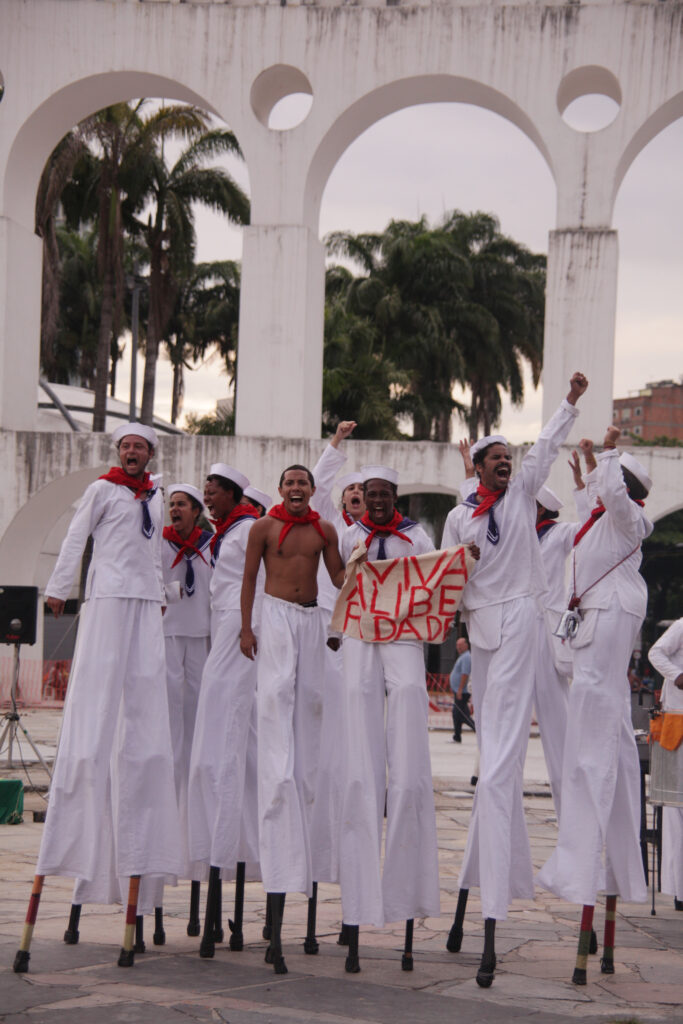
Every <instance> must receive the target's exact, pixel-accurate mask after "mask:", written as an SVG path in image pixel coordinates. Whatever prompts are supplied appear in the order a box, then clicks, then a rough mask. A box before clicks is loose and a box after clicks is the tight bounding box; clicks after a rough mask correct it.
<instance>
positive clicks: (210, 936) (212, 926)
mask: <svg viewBox="0 0 683 1024" xmlns="http://www.w3.org/2000/svg"><path fill="white" fill-rule="evenodd" d="M220 884H221V879H220V868H217V867H215V866H214V865H212V866H211V867H210V868H209V884H208V886H207V892H206V910H205V912H204V931H203V933H202V941H201V942H200V944H199V955H200V957H201V958H202V960H211V959H212V958H213V957H214V956H215V954H216V938H215V936H216V930H217V929H216V908H217V901H218V899H219V886H220ZM218 905H219V906H220V904H219V903H218Z"/></svg>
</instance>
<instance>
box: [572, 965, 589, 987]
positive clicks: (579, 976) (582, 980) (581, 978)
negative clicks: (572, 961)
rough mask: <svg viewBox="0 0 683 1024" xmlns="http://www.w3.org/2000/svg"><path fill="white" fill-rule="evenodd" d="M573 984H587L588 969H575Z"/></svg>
mask: <svg viewBox="0 0 683 1024" xmlns="http://www.w3.org/2000/svg"><path fill="white" fill-rule="evenodd" d="M572 983H573V984H574V985H585V984H586V969H585V968H584V967H575V968H574V973H573V974H572Z"/></svg>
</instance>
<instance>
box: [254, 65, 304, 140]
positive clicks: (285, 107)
mask: <svg viewBox="0 0 683 1024" xmlns="http://www.w3.org/2000/svg"><path fill="white" fill-rule="evenodd" d="M312 104H313V89H312V87H311V83H310V82H309V80H308V78H307V77H306V75H305V74H304V73H303V71H300V70H299V68H295V67H292V66H291V65H290V64H274V65H273V66H272V67H270V68H266V70H265V71H262V72H261V74H260V75H258V77H257V78H256V79H255V80H254V83H253V85H252V87H251V106H252V109H253V111H254V113H255V114H256V116H257V118H258V119H259V121H260V122H261V124H262V125H264V127H266V128H270V129H271V130H273V131H288V130H289V129H291V128H296V127H297V126H298V125H300V124H301V123H302V122H303V121H305V119H306V118H307V117H308V114H309V111H310V109H311V106H312Z"/></svg>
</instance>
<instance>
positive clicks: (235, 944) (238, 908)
mask: <svg viewBox="0 0 683 1024" xmlns="http://www.w3.org/2000/svg"><path fill="white" fill-rule="evenodd" d="M244 879H245V864H244V861H238V862H237V873H236V875H235V920H234V921H230V920H228V928H229V929H230V942H229V945H230V949H231V950H232V951H233V953H239V952H241V950H243V949H244V935H243V932H242V921H243V919H244Z"/></svg>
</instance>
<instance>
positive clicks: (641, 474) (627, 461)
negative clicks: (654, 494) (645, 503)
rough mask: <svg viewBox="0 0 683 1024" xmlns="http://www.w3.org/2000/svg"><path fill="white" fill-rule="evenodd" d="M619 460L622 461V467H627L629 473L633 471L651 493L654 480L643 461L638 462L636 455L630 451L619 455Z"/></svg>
mask: <svg viewBox="0 0 683 1024" xmlns="http://www.w3.org/2000/svg"><path fill="white" fill-rule="evenodd" d="M619 462H620V463H621V466H622V469H627V470H628V471H629V473H633V475H634V477H635V478H636V480H639V481H640V483H641V484H642V485H643V487H644V488H645V490H646V491H647V492H648V494H649V493H650V490H651V488H652V480H651V478H650V477H649V476H648V475H647V472H646V470H645V466H644V465H643V464H642V462H638V459H637V458H636V457H635V455H631V453H630V452H622V453H621V455H620V456H619Z"/></svg>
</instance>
